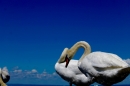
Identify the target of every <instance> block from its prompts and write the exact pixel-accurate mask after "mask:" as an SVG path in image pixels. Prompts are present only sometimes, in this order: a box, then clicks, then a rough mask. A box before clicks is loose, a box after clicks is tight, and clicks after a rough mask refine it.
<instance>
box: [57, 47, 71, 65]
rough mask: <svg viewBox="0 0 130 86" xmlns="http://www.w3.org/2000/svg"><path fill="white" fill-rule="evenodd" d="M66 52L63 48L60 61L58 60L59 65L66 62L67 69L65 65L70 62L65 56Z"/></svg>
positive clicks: (66, 49) (66, 55)
mask: <svg viewBox="0 0 130 86" xmlns="http://www.w3.org/2000/svg"><path fill="white" fill-rule="evenodd" d="M68 50H69V49H68V48H65V49H64V50H63V52H62V54H61V56H60V59H59V60H58V62H59V63H64V62H66V67H67V63H69V61H70V60H69V58H68V54H67V52H68Z"/></svg>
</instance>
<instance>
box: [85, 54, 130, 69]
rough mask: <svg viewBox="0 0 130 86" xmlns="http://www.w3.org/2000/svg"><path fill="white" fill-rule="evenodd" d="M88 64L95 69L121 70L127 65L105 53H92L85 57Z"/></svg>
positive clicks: (115, 56) (118, 58) (113, 55)
mask: <svg viewBox="0 0 130 86" xmlns="http://www.w3.org/2000/svg"><path fill="white" fill-rule="evenodd" d="M86 59H87V60H88V62H89V63H90V64H91V65H92V66H93V67H95V68H122V67H127V66H128V64H127V63H126V62H124V61H123V60H122V59H121V58H120V57H119V56H117V55H115V54H111V53H105V52H93V53H90V54H89V55H87V56H86Z"/></svg>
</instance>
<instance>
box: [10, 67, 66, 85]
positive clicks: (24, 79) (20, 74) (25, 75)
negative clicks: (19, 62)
mask: <svg viewBox="0 0 130 86" xmlns="http://www.w3.org/2000/svg"><path fill="white" fill-rule="evenodd" d="M9 74H10V76H11V79H10V81H9V82H8V83H9V84H44V85H54V84H56V85H62V84H67V82H66V81H64V80H62V79H61V78H60V76H59V75H57V73H55V72H54V73H52V74H50V73H48V72H46V71H45V70H44V71H43V72H42V73H39V72H38V71H37V70H36V69H32V70H22V69H19V68H14V70H12V71H9Z"/></svg>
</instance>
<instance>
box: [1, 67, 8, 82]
mask: <svg viewBox="0 0 130 86" xmlns="http://www.w3.org/2000/svg"><path fill="white" fill-rule="evenodd" d="M1 72H2V74H1V75H2V80H3V82H4V83H7V82H8V81H9V80H10V75H9V73H8V69H7V68H6V67H4V68H3V69H2V71H1Z"/></svg>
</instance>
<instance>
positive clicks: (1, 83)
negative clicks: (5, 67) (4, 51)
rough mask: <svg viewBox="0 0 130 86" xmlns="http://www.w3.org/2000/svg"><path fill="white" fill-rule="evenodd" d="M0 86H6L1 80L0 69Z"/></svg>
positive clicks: (0, 72)
mask: <svg viewBox="0 0 130 86" xmlns="http://www.w3.org/2000/svg"><path fill="white" fill-rule="evenodd" d="M0 86H7V85H6V84H5V83H4V82H3V80H2V70H1V68H0Z"/></svg>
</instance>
